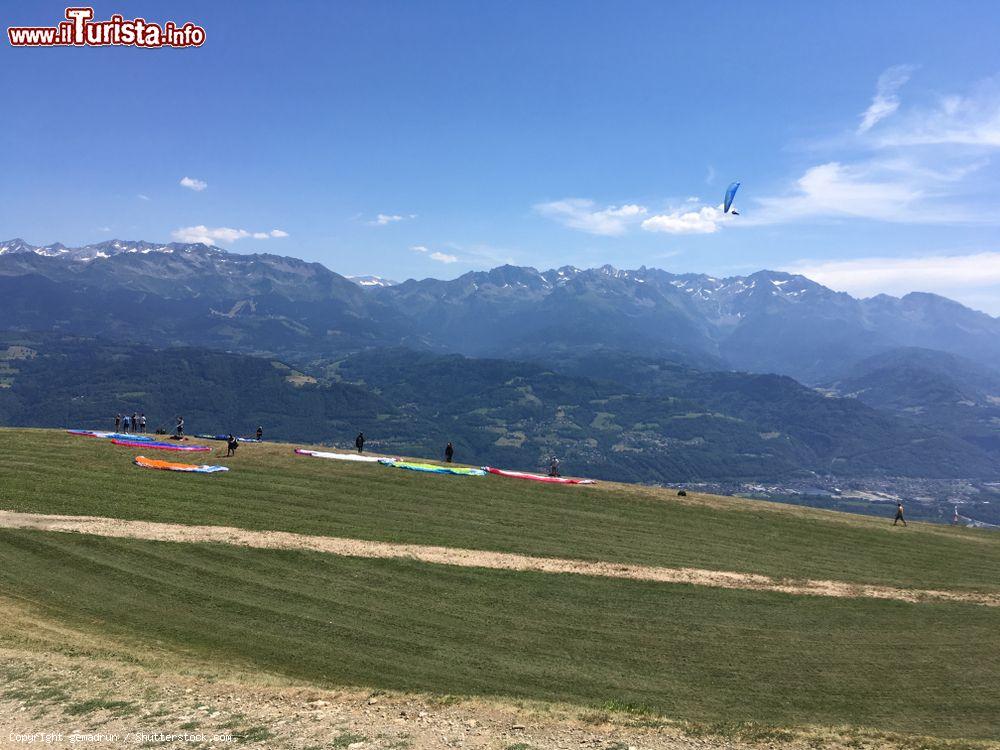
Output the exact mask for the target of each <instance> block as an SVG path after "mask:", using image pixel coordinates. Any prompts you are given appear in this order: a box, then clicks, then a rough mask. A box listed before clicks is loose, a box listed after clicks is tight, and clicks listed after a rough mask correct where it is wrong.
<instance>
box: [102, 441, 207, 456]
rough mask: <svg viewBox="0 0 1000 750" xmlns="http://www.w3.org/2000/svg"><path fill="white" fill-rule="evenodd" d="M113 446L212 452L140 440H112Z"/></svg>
mask: <svg viewBox="0 0 1000 750" xmlns="http://www.w3.org/2000/svg"><path fill="white" fill-rule="evenodd" d="M111 442H112V443H114V444H115V445H123V446H125V447H127V448H146V449H151V450H158V451H179V452H181V453H207V452H208V451H210V450H212V449H211V448H209V447H208V446H207V445H174V444H173V443H160V442H157V441H155V440H153V441H141V440H119V439H117V438H114V439H112V440H111Z"/></svg>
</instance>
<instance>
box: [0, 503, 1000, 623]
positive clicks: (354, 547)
mask: <svg viewBox="0 0 1000 750" xmlns="http://www.w3.org/2000/svg"><path fill="white" fill-rule="evenodd" d="M0 528H8V529H35V530H40V531H55V532H68V533H79V534H93V535H96V536H104V537H115V538H121V539H146V540H151V541H160V542H212V543H216V544H231V545H234V546H239V547H252V548H255V549H293V550H309V551H313V552H322V553H325V554H330V555H341V556H343V557H361V558H379V559H408V560H418V561H420V562H425V563H433V564H435V565H455V566H458V567H465V568H490V569H493V570H513V571H531V572H538V573H570V574H575V575H584V576H599V577H603V578H625V579H629V580H635V581H655V582H658V583H686V584H691V585H694V586H711V587H715V588H725V589H747V590H754V591H776V592H781V593H785V594H798V595H806V596H833V597H841V598H869V599H893V600H897V601H904V602H934V601H937V602H940V601H947V602H966V603H972V604H981V605H984V606H988V607H1000V594H990V593H985V592H959V591H935V590H929V589H901V588H894V587H892V586H874V585H866V584H855V583H846V582H844V581H821V580H808V579H779V578H772V577H771V576H766V575H758V574H755V573H738V572H734V571H725V570H704V569H701V568H665V567H657V566H651V565H629V564H625V563H613V562H589V561H585V560H569V559H564V558H555V557H532V556H530V555H520V554H514V553H509V552H489V551H484V550H472V549H461V548H456V547H433V546H427V545H420V544H395V543H391V542H372V541H366V540H362V539H347V538H343V537H328V536H311V535H308V534H293V533H290V532H287V531H251V530H249V529H239V528H234V527H229V526H187V525H183V524H174V523H155V522H151V521H126V520H122V519H118V518H100V517H96V516H56V515H43V514H35V513H18V512H15V511H5V510H0Z"/></svg>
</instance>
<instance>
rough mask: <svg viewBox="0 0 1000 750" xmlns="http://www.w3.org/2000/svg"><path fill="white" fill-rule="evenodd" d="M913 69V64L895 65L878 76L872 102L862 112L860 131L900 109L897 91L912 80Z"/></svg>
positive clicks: (864, 130)
mask: <svg viewBox="0 0 1000 750" xmlns="http://www.w3.org/2000/svg"><path fill="white" fill-rule="evenodd" d="M913 70H914V67H913V66H912V65H894V66H893V67H891V68H889V69H887V70H885V71H884V72H883V73H882V75H880V76H879V77H878V84H877V85H876V86H875V96H874V97H872V103H871V104H870V105H868V109H866V110H865V111H864V112H862V113H861V124H860V125H858V132H859V133H866V132H868V131H869V130H871V129H872V127H874V125H875V124H876V123H878V122H879V121H881V120H884V119H885V118H886V117H888V116H889V115H891V114H893V113H894V112H895V111H896V110H897V109H899V97H898V96H897V93H898V92H899V89H900V88H902V87H903V85H904V84H905V83H906V82H907V81H908V80H910V74H911V73H913Z"/></svg>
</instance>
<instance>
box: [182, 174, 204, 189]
mask: <svg viewBox="0 0 1000 750" xmlns="http://www.w3.org/2000/svg"><path fill="white" fill-rule="evenodd" d="M180 185H181V187H186V188H188V189H190V190H194V191H195V192H196V193H200V192H201V191H202V190H204V189H205V188H207V187H208V183H207V182H204V181H202V180H198V179H195V178H194V177H181V181H180Z"/></svg>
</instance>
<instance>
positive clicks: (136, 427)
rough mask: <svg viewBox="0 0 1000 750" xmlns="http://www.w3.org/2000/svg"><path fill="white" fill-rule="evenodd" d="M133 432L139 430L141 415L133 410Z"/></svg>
mask: <svg viewBox="0 0 1000 750" xmlns="http://www.w3.org/2000/svg"><path fill="white" fill-rule="evenodd" d="M132 432H136V433H137V432H139V415H138V414H136V413H135V412H132Z"/></svg>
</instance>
